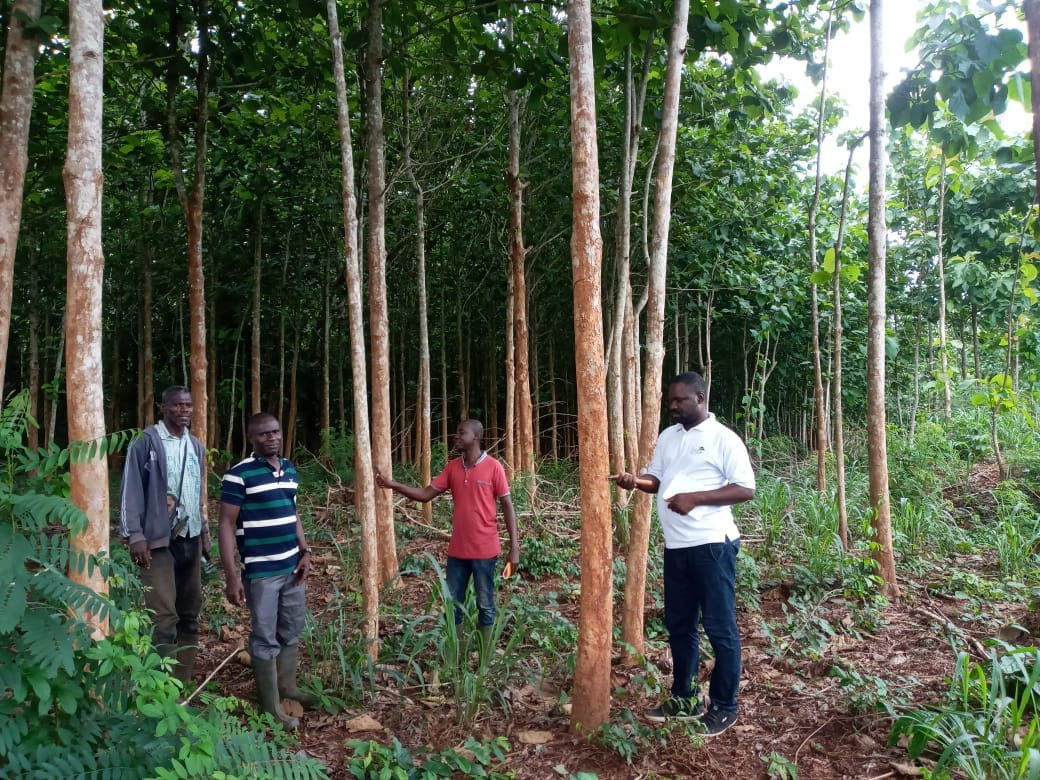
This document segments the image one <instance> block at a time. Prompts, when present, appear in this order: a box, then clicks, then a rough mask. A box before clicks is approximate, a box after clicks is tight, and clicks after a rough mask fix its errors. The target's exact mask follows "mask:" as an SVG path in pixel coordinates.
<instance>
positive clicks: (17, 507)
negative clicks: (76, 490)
mask: <svg viewBox="0 0 1040 780" xmlns="http://www.w3.org/2000/svg"><path fill="white" fill-rule="evenodd" d="M11 508H12V509H13V510H14V516H15V520H17V521H18V522H19V524H21V525H22V526H23V527H24V528H26V529H29V530H32V531H42V530H43V529H44V528H46V527H47V526H48V525H62V526H64V527H65V528H67V529H68V530H69V533H71V534H73V535H75V534H81V533H83V532H84V531H86V530H87V527H88V525H89V521H88V520H87V516H86V514H84V512H83V510H82V509H80V508H79V507H78V506H76V505H75V504H73V503H72V502H71V501H69V500H68V499H67V498H64V497H62V496H45V495H41V494H39V493H27V494H25V495H14V496H11Z"/></svg>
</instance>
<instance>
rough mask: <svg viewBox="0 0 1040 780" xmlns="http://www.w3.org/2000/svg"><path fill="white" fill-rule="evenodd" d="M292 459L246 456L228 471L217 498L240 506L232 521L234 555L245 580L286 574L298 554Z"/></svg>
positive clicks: (295, 476)
mask: <svg viewBox="0 0 1040 780" xmlns="http://www.w3.org/2000/svg"><path fill="white" fill-rule="evenodd" d="M298 484H299V477H298V475H297V474H296V467H295V466H293V464H292V462H291V461H288V460H286V459H285V458H279V468H277V469H276V468H274V467H273V466H272V465H271V464H270V463H269V462H268V461H267V459H266V458H258V457H255V456H254V457H249V458H246V459H245V460H243V461H241V462H240V463H237V464H235V466H234V467H232V468H231V469H229V470H228V472H227V473H226V474H225V475H224V480H223V482H222V483H221V491H220V500H221V501H223V502H226V503H228V504H232V505H233V506H237V507H239V512H238V520H237V522H236V523H235V535H236V538H237V541H238V554H239V555H240V556H241V558H242V564H243V566H244V567H245V570H244V571H243V573H242V576H243V577H245V578H246V579H257V578H260V577H275V576H278V575H280V574H290V573H292V571H293V570H294V569H295V568H296V564H297V562H298V561H299V558H300V546H299V542H298V539H297V536H296V487H297V485H298Z"/></svg>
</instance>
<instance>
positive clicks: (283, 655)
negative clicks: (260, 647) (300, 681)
mask: <svg viewBox="0 0 1040 780" xmlns="http://www.w3.org/2000/svg"><path fill="white" fill-rule="evenodd" d="M275 661H276V666H277V667H278V693H280V694H281V696H282V698H283V699H292V700H293V701H298V702H299V703H300V704H302V705H303V706H304V707H307V708H308V709H314V708H315V707H317V706H318V705H319V704H321V699H320V698H318V697H317V696H313V695H311V694H309V693H305V692H304V691H301V690H300V689H299V688H297V687H296V672H297V671H298V670H299V668H300V646H299V645H291V646H289V647H286V646H285V645H282V649H281V652H279V653H278V657H277V658H276V659H275Z"/></svg>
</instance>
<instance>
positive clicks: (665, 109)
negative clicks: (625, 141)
mask: <svg viewBox="0 0 1040 780" xmlns="http://www.w3.org/2000/svg"><path fill="white" fill-rule="evenodd" d="M689 16H690V3H689V0H675V6H674V9H673V12H672V29H671V33H670V34H669V39H668V65H667V69H666V71H665V84H664V102H663V104H662V106H661V131H660V135H659V137H658V142H657V146H658V149H657V168H656V171H655V176H654V221H653V236H652V238H651V244H650V260H649V265H648V269H647V303H646V341H645V343H646V347H645V352H646V362H645V364H644V366H643V393H642V397H643V410H642V414H641V415H640V419H641V424H640V426H639V463H638V470H637V472H636V473H640V472H642V471H643V470H644V469H645V468H646V467H647V466H648V465H649V464H650V458H651V456H652V455H653V450H654V443H655V442H656V440H657V432H658V427H659V420H660V417H661V384H662V372H663V370H664V296H665V281H666V278H667V273H668V232H669V229H670V226H671V217H672V174H673V171H674V169H675V143H676V135H677V133H678V126H679V92H680V86H681V84H682V72H683V61H684V59H685V56H686V41H687V38H688V36H687V32H686V30H687V22H688V19H689ZM650 502H651V496H650V494H649V493H644V492H643V491H641V490H639V491H636V496H635V498H634V499H633V511H632V527H631V532H630V533H631V536H630V539H629V549H628V577H627V579H626V581H625V608H624V609H625V611H624V617H623V619H622V625H621V641H622V642H624V643H625V644H627V645H629V646H631V647H632V648H634V649H635V651H636V652H637V653H642V652H643V604H644V601H645V597H646V555H647V548H648V547H649V544H650V507H651V503H650Z"/></svg>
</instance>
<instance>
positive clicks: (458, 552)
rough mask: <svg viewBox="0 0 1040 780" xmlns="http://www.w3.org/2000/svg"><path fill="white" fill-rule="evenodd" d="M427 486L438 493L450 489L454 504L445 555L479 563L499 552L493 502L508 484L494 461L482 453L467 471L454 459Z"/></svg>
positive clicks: (495, 509)
mask: <svg viewBox="0 0 1040 780" xmlns="http://www.w3.org/2000/svg"><path fill="white" fill-rule="evenodd" d="M430 484H431V485H432V486H433V487H434V488H436V489H437V490H439V491H440V492H441V493H443V492H444V491H445V490H450V491H451V498H452V500H453V501H454V502H455V509H454V512H453V516H452V523H451V541H450V542H448V555H450V556H451V557H452V558H465V559H467V560H479V559H483V558H494V557H495V556H497V555H498V554H499V553H500V552H502V544H501V542H499V540H498V508H497V507H496V506H495V501H496V500H497V499H499V498H501V497H502V496H508V495H509V482H508V481H506V471H505V469H504V468H502V464H501V463H500V462H499V461H498V459H497V458H492V457H491V456H490V455H488V454H487V453H486V452H483V453H481V455H480V457H479V458H478V459H477V462H476V463H475V464H473V465H472V466H471V467H470V468H466V466H465V465H464V461H463V459H462V458H455V460H452V461H448V465H447V466H445V467H444V471H442V472H441V473H440V474H438V475H437V476H436V477H434V478H433V481H432V482H431V483H430Z"/></svg>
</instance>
